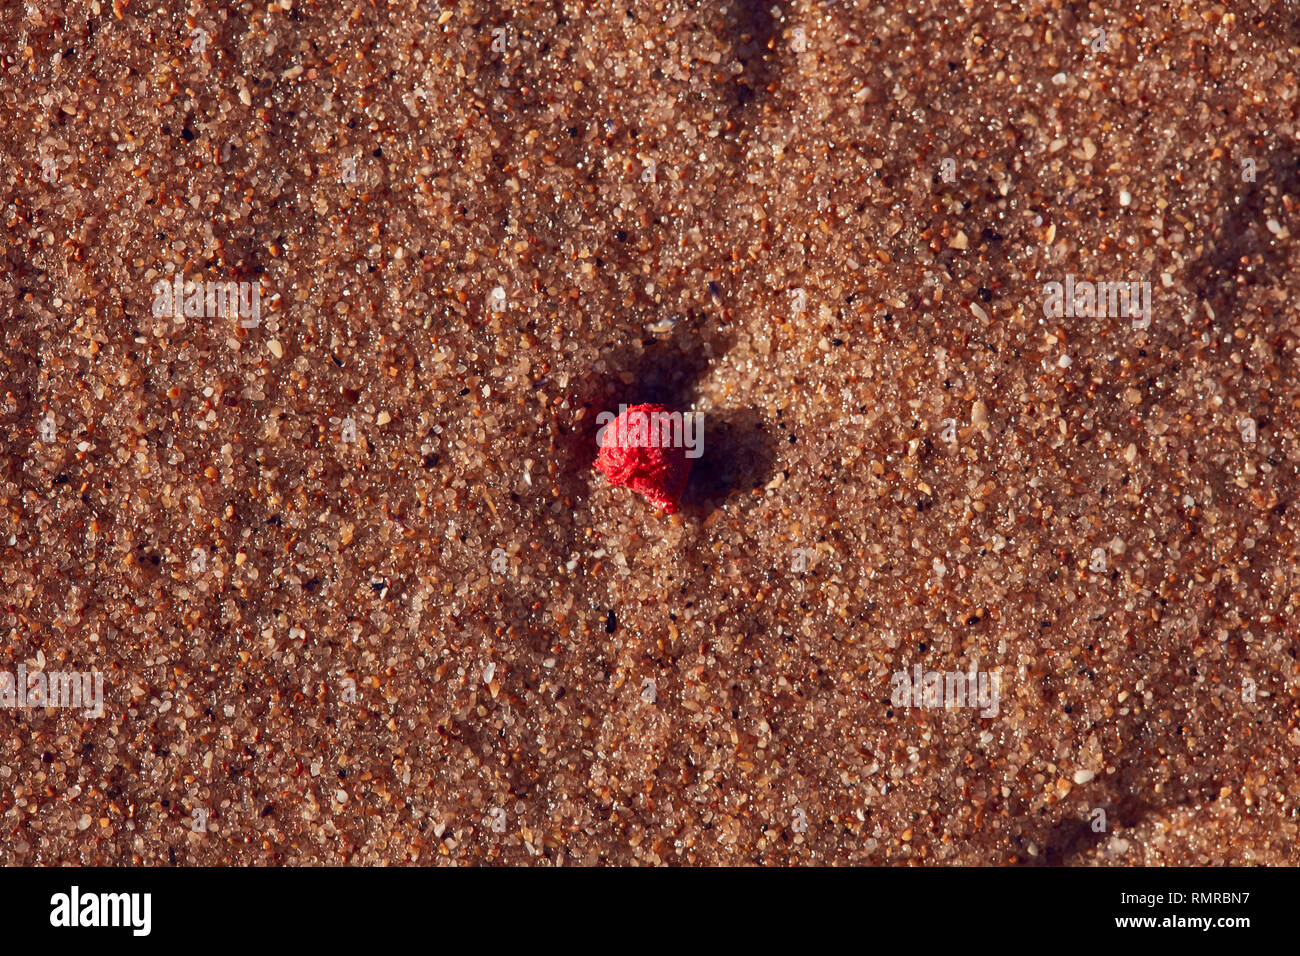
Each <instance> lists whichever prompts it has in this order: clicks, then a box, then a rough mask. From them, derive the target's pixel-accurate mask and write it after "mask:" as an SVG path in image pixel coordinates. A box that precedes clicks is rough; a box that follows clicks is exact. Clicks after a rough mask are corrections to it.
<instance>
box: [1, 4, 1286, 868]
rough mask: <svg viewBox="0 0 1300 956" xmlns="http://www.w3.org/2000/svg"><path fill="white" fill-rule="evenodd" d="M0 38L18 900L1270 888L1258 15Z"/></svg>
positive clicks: (1211, 11)
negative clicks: (275, 892)
mask: <svg viewBox="0 0 1300 956" xmlns="http://www.w3.org/2000/svg"><path fill="white" fill-rule="evenodd" d="M0 37H3V39H0V216H3V230H2V232H0V250H2V251H3V269H0V329H2V334H0V634H2V635H3V651H2V652H0V671H3V672H5V673H9V674H11V675H13V676H12V677H11V678H10V680H9V682H8V688H9V691H10V694H9V699H10V702H11V703H10V705H9V706H0V827H2V829H3V834H4V837H3V839H0V863H5V864H27V865H32V864H128V863H147V864H173V863H174V864H241V865H243V864H260V865H304V864H360V865H370V864H403V863H419V864H434V863H458V864H521V865H559V864H563V865H570V864H598V863H600V864H696V865H699V864H850V863H855V864H941V863H959V864H1030V865H1034V864H1071V865H1093V864H1100V865H1136V864H1199V863H1209V864H1218V863H1236V864H1244V863H1264V864H1284V863H1287V864H1295V863H1297V862H1300V856H1298V855H1297V850H1296V838H1297V830H1298V828H1300V816H1298V815H1300V780H1298V779H1297V768H1298V763H1297V757H1298V756H1300V724H1298V722H1297V695H1298V694H1300V684H1298V683H1297V679H1298V677H1300V674H1298V673H1297V659H1296V654H1297V647H1298V643H1300V636H1298V631H1297V627H1298V620H1300V569H1298V568H1297V566H1296V565H1297V556H1298V542H1297V515H1298V514H1300V504H1298V503H1297V502H1296V501H1295V500H1294V499H1295V492H1296V490H1297V487H1298V482H1297V464H1300V444H1298V443H1297V434H1296V422H1297V416H1298V415H1300V385H1298V384H1297V368H1296V350H1297V344H1298V340H1300V328H1298V324H1297V306H1296V303H1297V302H1300V278H1298V277H1297V273H1296V271H1295V268H1294V267H1295V264H1296V262H1297V253H1298V251H1300V250H1298V246H1297V231H1300V212H1298V210H1297V203H1298V202H1300V125H1298V124H1300V115H1298V112H1300V84H1297V69H1298V64H1300V12H1297V8H1296V6H1295V5H1294V4H1286V3H1282V2H1276V0H1275V2H1268V0H1246V2H1242V3H1233V4H1220V3H1213V2H1196V3H1181V2H1171V3H1151V2H1139V3H1114V4H1101V3H1072V4H1066V3H1057V2H1026V3H1023V4H1021V3H1016V4H1012V3H998V4H995V3H986V2H935V3H910V4H902V3H897V4H895V3H888V4H875V3H847V2H837V3H813V2H798V3H796V2H773V3H763V2H753V0H747V2H735V0H733V2H697V3H688V2H676V0H671V2H663V0H648V2H636V3H631V2H624V0H615V2H609V3H594V2H593V3H578V2H546V3H516V4H507V3H471V2H461V3H450V2H444V3H442V4H438V3H430V2H421V3H416V2H411V0H400V2H382V0H378V2H353V0H346V2H344V3H342V4H325V3H313V2H308V0H293V2H289V0H284V2H280V3H271V4H269V5H268V4H265V3H260V2H259V3H248V2H245V3H240V2H231V3H215V2H212V0H196V2H193V3H188V4H179V3H175V2H170V0H166V2H162V3H159V4H157V5H154V6H148V5H146V4H144V3H143V2H141V0H94V2H89V3H87V2H84V0H68V2H52V3H34V2H33V3H21V2H14V3H7V4H4V5H3V7H2V8H0ZM1054 284H1059V287H1058V286H1056V285H1054ZM178 292H179V295H177V294H176V293H178ZM639 402H662V403H663V404H664V405H666V406H668V407H670V408H673V409H679V410H681V411H683V412H688V411H689V412H698V413H702V415H703V421H704V432H703V448H702V451H703V454H702V455H701V457H700V458H699V459H698V460H697V461H696V462H695V463H694V466H693V469H692V473H691V478H690V483H689V485H688V486H687V489H686V492H685V495H684V498H683V501H682V506H681V509H680V511H678V512H677V513H676V514H673V515H664V514H660V513H659V512H657V510H656V509H655V508H653V507H651V506H650V505H648V504H647V502H646V501H645V500H644V499H643V498H641V497H639V496H638V495H636V494H634V493H632V492H630V491H628V490H627V489H626V488H614V487H611V486H610V485H609V483H608V482H607V481H605V479H604V478H603V477H602V476H600V475H599V474H597V473H596V472H595V471H594V470H593V469H592V461H593V459H594V458H595V455H596V441H595V430H596V427H597V421H596V419H597V416H598V414H599V413H601V412H604V411H608V410H611V409H615V410H616V409H617V408H618V406H619V405H620V404H621V403H622V404H635V403H639ZM20 668H21V674H22V675H23V681H22V683H27V682H29V681H31V680H32V679H33V678H32V675H34V674H43V675H46V677H44V678H39V679H36V683H37V686H39V685H40V684H41V683H44V684H46V685H47V686H53V684H52V682H54V681H55V678H54V677H53V676H52V675H55V674H62V675H65V676H66V675H84V676H85V677H86V678H87V681H86V682H84V683H80V684H77V685H76V686H77V687H84V688H86V689H88V690H89V689H90V688H93V687H94V686H96V685H95V683H94V680H95V679H98V680H99V682H100V683H99V686H100V687H101V688H102V701H101V704H102V707H100V708H95V707H94V706H85V705H87V703H88V701H87V700H84V699H83V700H82V702H81V703H82V705H83V706H81V707H75V706H44V705H43V704H42V703H41V702H40V701H39V700H36V701H33V700H32V699H31V698H30V695H29V699H28V700H26V701H23V700H20V699H17V696H16V694H15V693H14V692H15V691H19V692H21V691H22V690H23V688H22V687H21V686H20V682H19V681H18V675H19V674H20ZM95 675H98V677H97V678H95ZM918 678H919V680H918ZM4 683H5V678H4V676H3V675H0V698H3V697H4V694H3V691H4ZM913 683H918V684H919V685H920V686H919V687H915V688H914V687H913V686H912V685H913ZM30 686H31V685H30V684H29V688H30ZM914 691H915V692H914ZM968 691H969V693H967V692H968ZM959 693H960V696H961V699H958V695H959ZM3 703H4V701H3V699H0V704H3ZM47 703H48V701H47ZM96 710H100V712H99V713H95V711H96ZM87 711H90V713H87Z"/></svg>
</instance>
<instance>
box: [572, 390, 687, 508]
mask: <svg viewBox="0 0 1300 956" xmlns="http://www.w3.org/2000/svg"><path fill="white" fill-rule="evenodd" d="M671 414H673V412H672V410H671V409H670V408H668V407H667V406H666V405H653V404H650V405H633V406H631V407H629V408H625V409H624V410H623V411H622V412H621V413H620V414H619V415H618V417H617V418H615V419H614V420H613V421H612V422H610V423H609V424H607V425H605V426H604V428H602V429H601V433H600V435H599V437H598V442H599V444H600V453H599V454H598V455H596V462H595V467H596V470H597V471H599V472H600V473H601V474H603V475H604V476H605V477H606V478H607V479H609V483H610V484H611V485H614V486H616V487H627V488H630V489H632V490H633V491H635V492H637V493H638V494H641V495H644V496H645V497H646V499H647V500H648V501H649V502H650V503H651V504H652V505H654V506H655V507H657V508H659V509H660V510H662V511H663V512H664V513H665V514H672V513H673V512H675V511H676V510H677V503H678V501H679V500H680V499H681V496H682V492H683V491H685V490H686V479H687V478H689V477H690V474H691V459H690V458H687V457H686V449H685V448H684V447H681V446H680V445H675V444H673V443H672V442H666V441H663V440H662V435H663V431H661V430H660V428H659V426H660V425H661V423H662V422H663V419H662V418H660V417H658V416H661V415H671ZM637 416H641V417H640V418H639V419H638V417H637Z"/></svg>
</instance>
